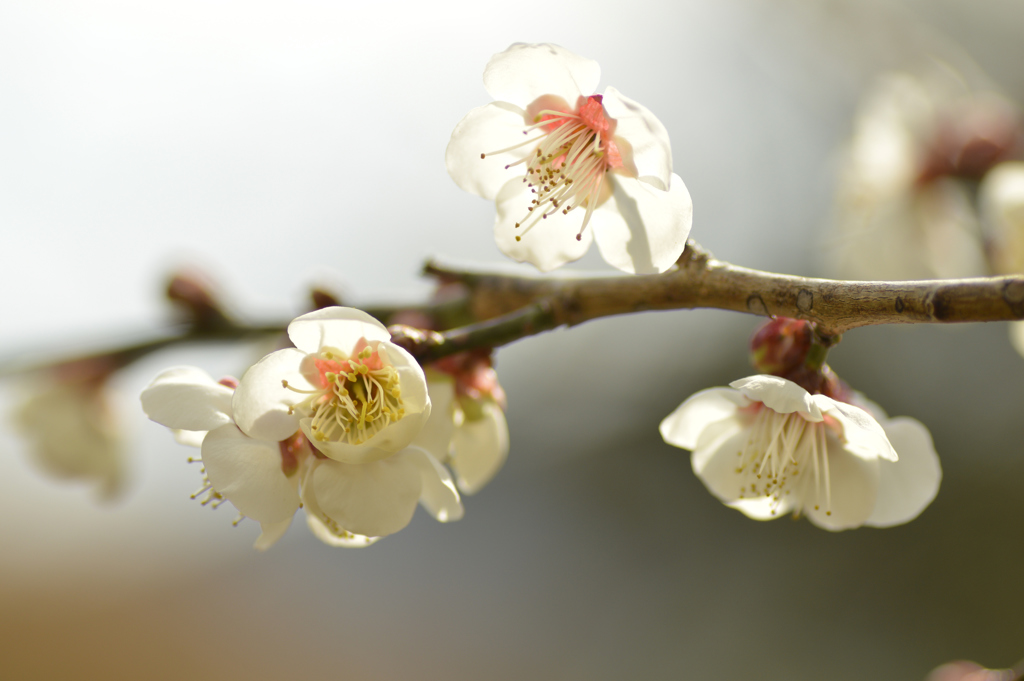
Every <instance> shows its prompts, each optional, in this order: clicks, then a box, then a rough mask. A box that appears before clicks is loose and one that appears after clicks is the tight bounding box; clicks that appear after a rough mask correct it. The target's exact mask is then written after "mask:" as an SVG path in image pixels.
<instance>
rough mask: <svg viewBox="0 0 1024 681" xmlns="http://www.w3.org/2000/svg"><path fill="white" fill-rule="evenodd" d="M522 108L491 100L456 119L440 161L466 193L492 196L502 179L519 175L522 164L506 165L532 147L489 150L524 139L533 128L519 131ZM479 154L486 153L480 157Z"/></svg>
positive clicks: (496, 192) (503, 181) (527, 137)
mask: <svg viewBox="0 0 1024 681" xmlns="http://www.w3.org/2000/svg"><path fill="white" fill-rule="evenodd" d="M525 115H526V112H525V111H524V110H523V109H520V108H519V107H517V106H513V105H512V104H509V103H508V102H491V103H490V104H487V105H486V106H481V107H478V108H476V109H473V110H472V111H470V112H469V113H468V114H466V117H465V118H463V119H462V120H461V121H459V124H458V125H456V126H455V130H454V131H453V132H452V138H451V140H450V141H449V142H448V148H447V149H446V150H445V154H444V163H445V166H446V167H447V168H448V174H449V175H451V177H452V179H453V180H455V184H457V185H459V187H461V188H462V189H464V190H466V191H467V192H469V193H470V194H476V195H477V196H482V197H484V198H485V199H490V200H492V201H493V200H494V197H496V196H497V195H498V192H499V191H501V188H502V187H503V186H505V183H506V182H508V181H509V180H510V179H512V178H515V177H522V175H523V173H524V172H525V168H524V167H523V166H516V167H513V168H506V166H507V165H509V164H512V163H515V162H516V161H518V160H519V159H521V158H523V157H524V156H526V155H527V154H529V153H532V152H533V150H534V147H535V146H536V145H535V144H534V145H530V144H527V145H525V146H522V147H517V148H515V149H512V150H510V151H507V152H505V153H493V152H497V151H500V150H502V149H507V148H509V147H514V146H515V145H518V144H522V143H523V142H525V141H526V140H527V139H535V138H537V137H538V134H537V133H536V132H532V133H530V134H528V135H523V131H524V130H525V129H526V123H525V121H524V118H523V117H524V116H525ZM480 154H487V156H486V158H480Z"/></svg>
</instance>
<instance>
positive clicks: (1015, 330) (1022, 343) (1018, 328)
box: [1009, 322, 1024, 355]
mask: <svg viewBox="0 0 1024 681" xmlns="http://www.w3.org/2000/svg"><path fill="white" fill-rule="evenodd" d="M1009 327H1010V344H1011V345H1013V349H1014V350H1016V351H1017V352H1018V353H1020V354H1021V355H1024V322H1010V324H1009Z"/></svg>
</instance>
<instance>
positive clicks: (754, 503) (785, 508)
mask: <svg viewBox="0 0 1024 681" xmlns="http://www.w3.org/2000/svg"><path fill="white" fill-rule="evenodd" d="M726 506H728V507H729V508H735V509H736V510H737V511H741V512H742V513H743V515H745V516H747V517H748V518H752V519H754V520H775V519H776V518H781V517H782V516H784V515H786V514H787V513H790V512H791V511H794V510H796V502H795V500H794V499H793V498H792V497H785V498H784V499H783V500H782V501H776V500H775V499H773V498H771V497H763V496H762V497H757V498H756V499H738V500H736V501H733V502H731V503H728V504H726Z"/></svg>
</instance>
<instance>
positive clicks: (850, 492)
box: [794, 433, 881, 531]
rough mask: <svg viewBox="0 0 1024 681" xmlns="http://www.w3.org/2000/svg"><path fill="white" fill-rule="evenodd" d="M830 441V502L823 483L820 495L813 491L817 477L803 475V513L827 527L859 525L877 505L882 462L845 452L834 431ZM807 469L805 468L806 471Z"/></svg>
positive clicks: (834, 528) (835, 528) (843, 527)
mask: <svg viewBox="0 0 1024 681" xmlns="http://www.w3.org/2000/svg"><path fill="white" fill-rule="evenodd" d="M827 442H828V455H827V456H828V466H829V482H830V490H831V503H829V500H828V497H827V496H826V494H825V487H824V485H822V487H821V492H820V494H817V495H816V494H815V493H814V476H813V475H808V476H806V477H804V480H803V487H802V489H801V498H802V499H803V502H804V506H803V513H804V514H806V515H807V517H808V518H809V519H810V521H811V522H812V523H814V524H815V525H817V526H818V527H821V528H823V529H826V530H833V531H836V530H847V529H851V528H854V527H860V526H861V525H863V524H864V523H865V521H867V519H868V518H869V517H870V516H871V512H872V510H873V509H874V508H875V500H876V499H877V498H878V469H879V464H880V463H881V462H880V461H879V460H878V459H865V458H862V457H860V456H855V455H853V454H851V453H849V452H847V451H845V450H844V448H843V446H842V444H841V443H840V442H839V441H838V440H837V439H836V438H835V437H834V436H833V435H832V434H831V433H829V434H828V436H827ZM806 472H807V469H806V468H805V469H804V471H803V473H806ZM794 494H795V492H794ZM815 506H817V508H815Z"/></svg>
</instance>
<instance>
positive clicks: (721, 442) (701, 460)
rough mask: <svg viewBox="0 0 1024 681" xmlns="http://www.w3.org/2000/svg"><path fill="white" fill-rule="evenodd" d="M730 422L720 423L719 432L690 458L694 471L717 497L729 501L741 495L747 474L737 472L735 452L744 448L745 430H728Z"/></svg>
mask: <svg viewBox="0 0 1024 681" xmlns="http://www.w3.org/2000/svg"><path fill="white" fill-rule="evenodd" d="M729 423H730V421H722V422H720V424H721V426H720V428H719V429H718V430H719V434H721V435H723V436H724V437H716V438H714V440H713V441H712V442H709V443H708V445H707V446H706V447H702V448H700V449H697V450H696V451H695V452H694V453H693V456H691V457H690V463H691V464H692V465H693V472H694V474H695V475H696V476H697V477H698V478H700V480H701V482H703V483H704V486H705V487H707V488H708V491H710V492H711V493H712V494H714V495H715V496H716V497H718V499H719V500H721V501H723V502H725V503H727V504H729V503H732V502H734V501H736V500H738V499H739V498H740V496H741V488H743V487H746V485H747V480H746V476H744V475H742V474H740V473H737V472H736V461H737V457H736V452H739V451H741V450H742V449H743V445H744V444H745V443H746V439H747V433H746V431H745V430H743V429H731V430H730V429H727V425H728V424H729Z"/></svg>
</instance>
